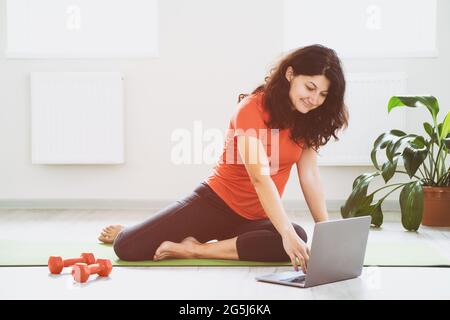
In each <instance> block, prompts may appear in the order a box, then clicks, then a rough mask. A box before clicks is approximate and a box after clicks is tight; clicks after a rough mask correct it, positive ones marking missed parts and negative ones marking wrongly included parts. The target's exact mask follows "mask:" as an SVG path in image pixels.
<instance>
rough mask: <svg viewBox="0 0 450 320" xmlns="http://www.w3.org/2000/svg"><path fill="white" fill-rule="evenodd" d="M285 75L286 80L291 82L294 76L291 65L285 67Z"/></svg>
mask: <svg viewBox="0 0 450 320" xmlns="http://www.w3.org/2000/svg"><path fill="white" fill-rule="evenodd" d="M285 76H286V79H287V81H289V82H291V80H292V78H293V77H294V69H293V68H292V67H291V66H289V67H287V69H286V75H285Z"/></svg>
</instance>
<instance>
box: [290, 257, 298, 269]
mask: <svg viewBox="0 0 450 320" xmlns="http://www.w3.org/2000/svg"><path fill="white" fill-rule="evenodd" d="M290 258H291V263H292V265H293V266H294V270H295V271H298V264H297V259H296V257H295V256H294V255H292V256H291V257H290Z"/></svg>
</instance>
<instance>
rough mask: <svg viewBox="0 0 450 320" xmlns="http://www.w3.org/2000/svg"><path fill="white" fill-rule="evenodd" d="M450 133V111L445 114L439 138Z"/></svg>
mask: <svg viewBox="0 0 450 320" xmlns="http://www.w3.org/2000/svg"><path fill="white" fill-rule="evenodd" d="M449 133H450V111H449V112H448V113H447V115H446V116H445V119H444V122H443V126H442V131H441V132H440V133H439V139H440V140H442V139H444V138H445V137H447V135H448V134H449Z"/></svg>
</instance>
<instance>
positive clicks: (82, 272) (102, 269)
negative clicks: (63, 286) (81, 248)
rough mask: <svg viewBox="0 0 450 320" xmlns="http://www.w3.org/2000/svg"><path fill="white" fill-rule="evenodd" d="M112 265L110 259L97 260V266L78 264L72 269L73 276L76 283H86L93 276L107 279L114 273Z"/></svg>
mask: <svg viewBox="0 0 450 320" xmlns="http://www.w3.org/2000/svg"><path fill="white" fill-rule="evenodd" d="M112 268H113V266H112V263H111V260H109V259H97V261H96V263H95V264H91V265H89V266H88V265H87V264H85V263H76V264H75V265H74V266H73V267H72V276H73V278H74V280H75V281H76V282H86V281H87V280H88V279H89V276H90V275H91V274H95V273H96V274H98V275H99V276H101V277H107V276H108V275H109V274H110V273H111V271H112Z"/></svg>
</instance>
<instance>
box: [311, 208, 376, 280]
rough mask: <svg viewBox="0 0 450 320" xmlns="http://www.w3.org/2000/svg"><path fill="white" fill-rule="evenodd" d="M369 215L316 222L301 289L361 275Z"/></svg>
mask: <svg viewBox="0 0 450 320" xmlns="http://www.w3.org/2000/svg"><path fill="white" fill-rule="evenodd" d="M370 221H371V217H370V216H363V217H356V218H347V219H341V220H329V221H324V222H319V223H316V225H315V227H314V234H313V240H312V243H311V256H310V260H309V263H308V273H307V276H306V283H305V287H311V286H316V285H319V284H324V283H329V282H335V281H340V280H345V279H351V278H356V277H358V276H359V275H361V272H362V268H363V264H364V256H365V252H366V245H367V238H368V235H369V227H370Z"/></svg>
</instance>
